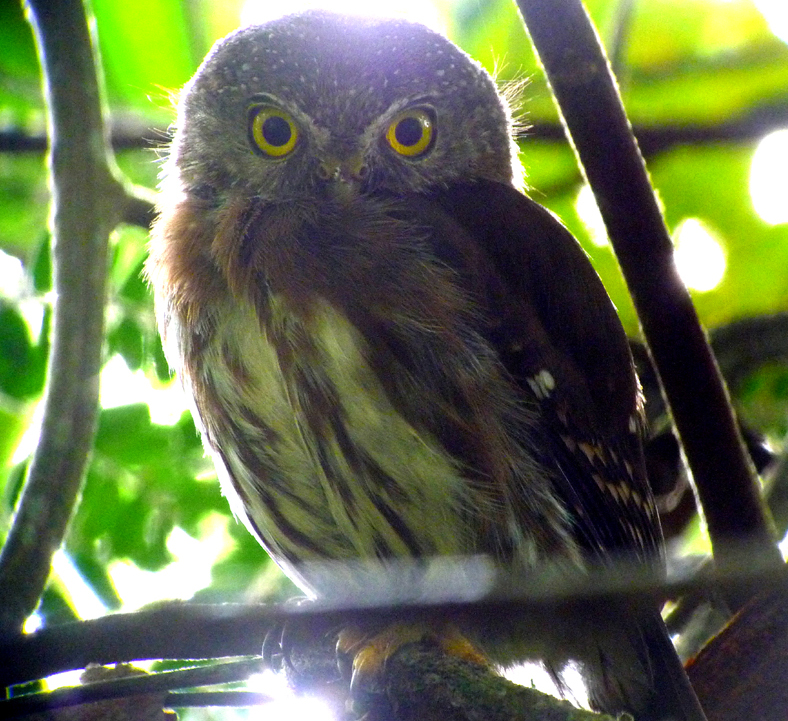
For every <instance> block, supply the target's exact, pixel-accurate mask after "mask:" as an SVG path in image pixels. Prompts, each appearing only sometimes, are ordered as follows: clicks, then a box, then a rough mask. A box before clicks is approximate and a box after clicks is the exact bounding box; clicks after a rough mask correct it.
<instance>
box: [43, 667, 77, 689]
mask: <svg viewBox="0 0 788 721" xmlns="http://www.w3.org/2000/svg"><path fill="white" fill-rule="evenodd" d="M83 673H85V671H84V669H81V668H80V669H76V670H75V671H63V672H61V673H53V674H52V675H51V676H47V677H46V678H45V679H44V685H45V686H46V690H47V691H54V690H55V689H57V688H66V687H67V686H79V685H80V684H81V678H82V674H83Z"/></svg>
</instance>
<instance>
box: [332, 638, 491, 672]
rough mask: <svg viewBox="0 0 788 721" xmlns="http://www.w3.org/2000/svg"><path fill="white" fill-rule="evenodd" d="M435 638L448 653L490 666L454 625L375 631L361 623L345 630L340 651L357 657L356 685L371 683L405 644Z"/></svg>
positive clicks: (340, 642)
mask: <svg viewBox="0 0 788 721" xmlns="http://www.w3.org/2000/svg"><path fill="white" fill-rule="evenodd" d="M423 641H432V642H434V643H436V644H437V645H438V646H439V647H440V648H441V649H442V650H443V651H444V652H445V653H447V654H449V655H450V656H455V657H457V658H461V659H463V660H466V661H471V662H473V663H478V664H480V665H487V664H488V663H489V662H488V660H487V658H486V657H485V656H484V654H482V653H481V652H480V651H478V650H477V649H476V647H475V646H473V644H471V642H470V641H468V639H467V638H465V636H463V635H462V634H461V633H460V632H459V631H458V630H457V628H456V627H455V626H454V625H452V624H448V623H446V624H441V625H440V626H438V627H436V626H435V625H434V624H426V623H394V624H391V625H390V626H386V628H384V629H383V630H382V631H380V632H378V633H374V634H370V633H369V632H364V631H363V630H362V629H360V628H358V627H357V626H351V627H348V628H345V629H343V630H342V631H341V632H340V634H339V638H338V639H337V651H338V652H339V653H343V654H346V655H350V656H352V657H353V678H352V681H351V685H352V686H354V687H357V688H358V687H359V684H361V685H362V686H367V687H368V686H371V685H374V682H375V681H376V680H377V679H378V678H380V676H381V675H382V673H383V670H384V669H385V666H386V662H387V661H388V659H389V658H391V657H392V656H393V655H394V654H395V653H396V652H397V651H399V649H401V648H402V647H403V646H407V645H408V644H411V643H421V642H423Z"/></svg>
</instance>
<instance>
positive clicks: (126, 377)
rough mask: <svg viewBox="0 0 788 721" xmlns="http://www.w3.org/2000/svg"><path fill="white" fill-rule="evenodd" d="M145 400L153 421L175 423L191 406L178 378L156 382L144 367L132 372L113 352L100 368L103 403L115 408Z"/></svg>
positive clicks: (106, 406)
mask: <svg viewBox="0 0 788 721" xmlns="http://www.w3.org/2000/svg"><path fill="white" fill-rule="evenodd" d="M132 403H145V404H146V405H147V406H148V408H149V409H150V419H151V422H152V423H155V424H156V425H160V426H172V425H175V424H176V423H177V422H178V421H179V420H180V418H181V416H182V415H183V413H184V411H186V410H188V405H187V404H186V396H185V395H184V393H183V391H182V389H181V387H180V385H179V384H178V383H177V382H176V381H171V382H170V383H167V384H166V385H165V384H163V385H160V386H159V385H154V384H153V383H152V382H151V380H150V379H149V378H148V377H147V376H146V375H145V373H144V372H143V371H142V369H137V370H136V371H134V372H132V371H131V370H129V367H128V365H127V364H126V361H125V360H124V359H123V357H122V356H120V355H117V354H116V355H114V356H112V358H111V359H110V360H109V361H108V362H107V363H106V364H105V366H104V368H103V369H102V371H101V407H102V408H116V407H118V406H126V405H130V404H132Z"/></svg>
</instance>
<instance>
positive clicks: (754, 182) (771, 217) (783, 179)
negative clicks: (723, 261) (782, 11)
mask: <svg viewBox="0 0 788 721" xmlns="http://www.w3.org/2000/svg"><path fill="white" fill-rule="evenodd" d="M786 7H788V5H787V6H786ZM750 197H751V198H752V204H753V206H754V208H755V212H756V213H758V215H759V216H760V217H761V219H762V220H763V221H765V222H766V223H769V224H770V225H777V224H779V223H788V130H776V131H775V132H773V133H769V135H767V136H766V137H765V138H764V139H763V140H761V142H760V143H758V147H757V148H756V149H755V153H753V156H752V163H751V165H750Z"/></svg>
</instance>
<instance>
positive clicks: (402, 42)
mask: <svg viewBox="0 0 788 721" xmlns="http://www.w3.org/2000/svg"><path fill="white" fill-rule="evenodd" d="M483 86H488V87H491V86H492V83H491V81H490V78H489V76H488V75H487V74H486V73H485V71H484V70H482V69H481V67H480V66H479V65H478V64H477V63H475V62H474V61H472V60H471V59H470V58H469V57H468V56H467V55H466V54H465V53H463V52H462V51H461V50H460V49H459V48H457V47H456V46H455V45H453V44H452V43H451V42H450V41H448V40H447V39H446V38H444V37H443V36H441V35H439V34H438V33H435V32H433V31H431V30H429V29H428V28H426V27H424V26H421V25H417V24H414V23H408V22H404V21H396V20H379V19H378V20H373V19H362V18H353V17H347V16H342V15H336V14H332V13H324V12H307V13H301V14H298V15H291V16H288V17H285V18H281V19H279V20H276V21H274V22H271V23H267V24H265V25H258V26H252V27H248V28H244V29H242V30H239V31H237V32H235V33H233V34H232V35H230V36H228V37H227V38H225V39H224V40H223V41H220V42H219V43H218V44H217V45H216V46H215V47H214V50H213V51H212V53H211V54H210V55H209V57H208V58H207V59H206V61H205V63H204V64H203V66H202V68H201V69H200V72H199V73H198V76H197V78H196V79H195V83H194V86H193V90H196V91H198V92H201V93H205V94H206V95H208V96H210V97H212V98H214V99H215V102H216V103H217V104H223V103H226V102H231V103H232V102H233V101H244V100H245V99H247V98H248V97H250V96H252V95H254V94H263V93H270V94H272V95H275V96H276V97H278V98H283V99H287V100H288V101H290V102H293V103H295V104H297V105H299V106H300V107H301V108H302V109H303V110H305V111H306V112H309V113H310V114H312V115H313V117H315V116H317V117H316V119H318V120H319V119H320V118H319V116H320V115H321V114H323V113H325V114H326V115H327V116H329V117H336V115H337V114H339V115H342V114H344V112H348V111H350V112H353V113H360V114H361V115H367V114H375V113H377V112H380V111H382V110H385V109H386V108H387V107H389V106H390V105H391V104H392V103H395V102H398V101H402V100H403V99H408V98H412V97H418V96H429V95H431V94H438V95H440V94H441V93H447V92H449V91H451V92H453V93H459V94H462V93H463V90H468V91H472V90H475V91H477V92H478V89H479V87H483ZM206 100H207V98H206ZM356 119H357V120H361V118H358V117H357V118H356Z"/></svg>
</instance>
